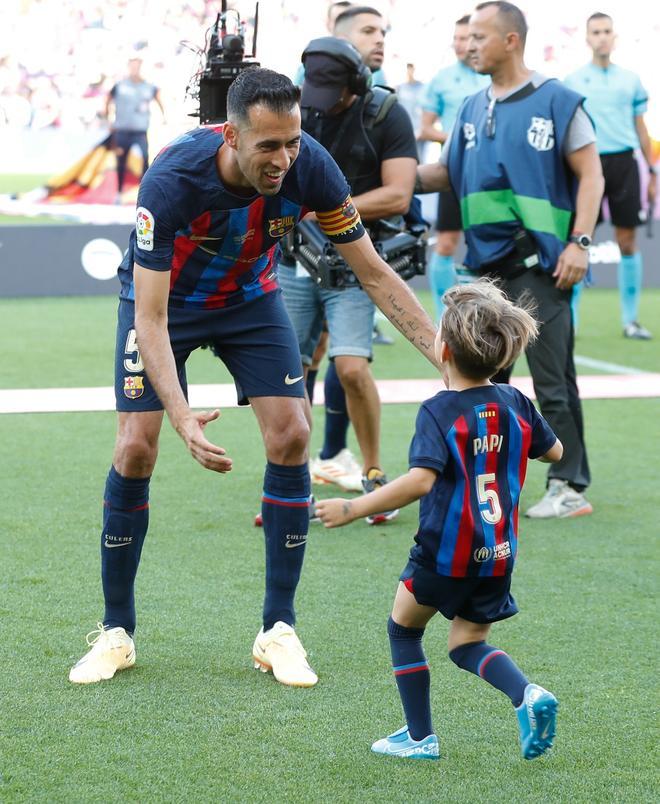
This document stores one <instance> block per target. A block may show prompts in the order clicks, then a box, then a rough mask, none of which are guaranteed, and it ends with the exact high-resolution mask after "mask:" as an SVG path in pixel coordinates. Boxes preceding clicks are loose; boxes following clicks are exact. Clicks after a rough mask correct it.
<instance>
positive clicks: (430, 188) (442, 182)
mask: <svg viewBox="0 0 660 804" xmlns="http://www.w3.org/2000/svg"><path fill="white" fill-rule="evenodd" d="M439 190H440V191H445V190H451V185H450V184H449V171H448V170H447V166H446V165H443V164H442V162H436V163H435V164H433V165H420V166H419V167H418V168H417V180H416V181H415V192H416V193H437V192H438V191H439Z"/></svg>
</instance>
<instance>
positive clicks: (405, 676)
mask: <svg viewBox="0 0 660 804" xmlns="http://www.w3.org/2000/svg"><path fill="white" fill-rule="evenodd" d="M387 633H388V636H389V638H390V649H391V652H392V668H393V670H394V678H395V679H396V685H397V687H398V689H399V695H400V696H401V703H402V704H403V711H404V713H405V715H406V722H407V724H408V732H409V733H410V736H411V737H412V738H413V740H423V739H424V737H428V735H429V734H432V733H433V725H432V723H431V699H430V697H431V674H430V672H429V665H428V662H427V661H426V656H425V655H424V649H423V648H422V637H423V636H424V629H423V628H405V627H404V626H403V625H399V624H398V623H396V622H394V620H393V619H392V618H391V617H390V618H389V620H388V621H387Z"/></svg>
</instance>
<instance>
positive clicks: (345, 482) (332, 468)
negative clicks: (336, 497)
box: [309, 447, 362, 491]
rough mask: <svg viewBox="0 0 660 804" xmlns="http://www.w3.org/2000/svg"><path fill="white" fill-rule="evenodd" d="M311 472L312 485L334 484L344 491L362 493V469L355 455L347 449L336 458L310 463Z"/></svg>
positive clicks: (315, 460)
mask: <svg viewBox="0 0 660 804" xmlns="http://www.w3.org/2000/svg"><path fill="white" fill-rule="evenodd" d="M309 471H310V474H311V476H312V483H318V482H319V480H320V481H321V482H322V483H334V484H335V485H337V486H339V487H340V488H342V489H343V490H344V491H362V469H361V467H360V465H359V464H358V462H357V461H356V460H355V457H354V456H353V453H352V452H351V451H350V449H347V448H346V447H345V448H344V449H342V450H341V451H340V452H338V453H337V454H336V455H335V456H334V458H328V459H327V460H322V459H321V458H314V459H313V460H312V461H310V465H309Z"/></svg>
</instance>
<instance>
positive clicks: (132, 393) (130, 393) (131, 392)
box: [124, 374, 144, 399]
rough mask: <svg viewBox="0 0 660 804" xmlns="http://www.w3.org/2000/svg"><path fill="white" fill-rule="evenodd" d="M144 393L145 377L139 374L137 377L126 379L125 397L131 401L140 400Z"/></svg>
mask: <svg viewBox="0 0 660 804" xmlns="http://www.w3.org/2000/svg"><path fill="white" fill-rule="evenodd" d="M143 393H144V377H142V376H141V375H140V374H137V375H136V376H135V377H124V396H126V397H128V398H129V399H139V398H140V397H141V396H142V394H143Z"/></svg>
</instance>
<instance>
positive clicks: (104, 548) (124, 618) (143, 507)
mask: <svg viewBox="0 0 660 804" xmlns="http://www.w3.org/2000/svg"><path fill="white" fill-rule="evenodd" d="M148 526H149V478H148V477H144V478H132V477H122V475H120V474H119V472H117V470H116V469H115V467H114V466H112V467H110V471H109V473H108V479H107V480H106V484H105V495H104V498H103V532H102V534H101V579H102V582H103V596H104V598H105V616H104V618H103V623H104V625H105V626H106V627H107V628H116V627H117V626H121V627H122V628H125V629H126V630H127V631H128V633H129V634H132V633H133V631H135V597H134V585H135V576H136V574H137V569H138V564H139V563H140V555H141V553H142V544H143V542H144V537H145V536H146V534H147V527H148Z"/></svg>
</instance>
